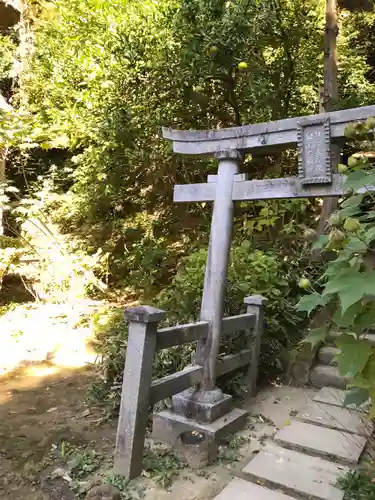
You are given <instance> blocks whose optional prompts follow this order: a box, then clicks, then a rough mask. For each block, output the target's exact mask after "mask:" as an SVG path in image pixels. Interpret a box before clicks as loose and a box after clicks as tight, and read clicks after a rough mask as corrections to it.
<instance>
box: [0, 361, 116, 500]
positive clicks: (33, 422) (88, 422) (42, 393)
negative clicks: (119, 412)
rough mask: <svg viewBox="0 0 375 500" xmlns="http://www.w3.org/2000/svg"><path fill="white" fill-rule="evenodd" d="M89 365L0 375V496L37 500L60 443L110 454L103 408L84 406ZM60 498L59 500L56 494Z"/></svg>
mask: <svg viewBox="0 0 375 500" xmlns="http://www.w3.org/2000/svg"><path fill="white" fill-rule="evenodd" d="M92 380H93V373H92V371H91V370H89V369H84V368H81V369H63V368H57V367H56V366H53V365H52V364H48V363H43V364H39V365H36V364H35V365H29V366H26V367H22V368H17V369H16V370H13V371H12V372H10V373H8V374H7V375H6V376H2V377H0V498H1V499H3V500H21V499H25V498H27V499H28V500H39V499H44V498H49V497H48V496H44V494H43V491H42V489H41V486H40V484H41V483H40V480H41V477H43V472H44V471H45V470H48V466H49V460H50V457H51V454H52V455H53V452H54V450H61V446H63V443H69V444H70V445H77V446H81V445H83V446H90V445H92V446H93V447H95V451H97V452H98V453H101V454H103V456H108V457H111V456H112V450H113V444H114V438H115V431H116V429H115V427H114V425H113V424H111V423H103V412H102V410H100V409H99V408H92V407H90V408H89V407H88V405H87V403H86V398H87V394H88V390H89V387H90V385H91V383H92ZM61 500H64V499H63V498H61Z"/></svg>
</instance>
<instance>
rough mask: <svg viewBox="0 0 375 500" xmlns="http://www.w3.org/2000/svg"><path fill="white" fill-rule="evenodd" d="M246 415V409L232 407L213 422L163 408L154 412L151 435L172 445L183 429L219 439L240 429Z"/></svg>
mask: <svg viewBox="0 0 375 500" xmlns="http://www.w3.org/2000/svg"><path fill="white" fill-rule="evenodd" d="M247 416H248V412H247V411H245V410H240V409H238V408H234V409H233V410H232V411H231V412H229V413H227V414H226V415H224V416H223V417H221V418H218V419H217V420H215V421H214V422H211V423H203V422H196V421H195V420H193V419H190V418H186V417H185V416H183V415H178V414H176V413H174V412H172V411H170V410H163V411H160V412H158V413H155V414H154V417H153V429H152V431H153V437H154V439H156V440H160V441H166V442H169V443H170V444H172V445H174V444H175V443H176V441H177V440H178V438H179V436H180V434H181V433H182V432H185V431H198V432H202V433H206V434H209V435H211V436H213V437H215V438H216V439H220V438H221V437H222V436H225V435H226V434H231V433H233V432H236V431H238V430H239V429H241V428H242V427H243V426H244V425H245V423H246V420H247Z"/></svg>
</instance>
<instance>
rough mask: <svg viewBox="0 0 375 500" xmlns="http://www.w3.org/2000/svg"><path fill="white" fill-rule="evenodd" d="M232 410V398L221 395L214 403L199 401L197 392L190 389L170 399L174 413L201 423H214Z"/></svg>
mask: <svg viewBox="0 0 375 500" xmlns="http://www.w3.org/2000/svg"><path fill="white" fill-rule="evenodd" d="M211 392H212V391H211ZM220 392H221V391H220ZM232 408H233V398H232V396H229V395H228V394H223V393H221V397H220V399H219V398H217V400H216V401H215V400H213V401H204V400H203V401H202V400H200V399H199V392H198V391H195V390H194V389H192V388H191V389H187V390H186V391H184V392H181V393H179V394H176V395H175V396H173V397H172V410H173V412H174V413H177V414H178V415H182V416H185V417H187V418H190V419H194V420H196V421H197V422H202V423H210V422H214V421H215V420H217V419H218V418H220V417H222V416H223V415H226V414H227V413H229V412H230V411H231V410H232Z"/></svg>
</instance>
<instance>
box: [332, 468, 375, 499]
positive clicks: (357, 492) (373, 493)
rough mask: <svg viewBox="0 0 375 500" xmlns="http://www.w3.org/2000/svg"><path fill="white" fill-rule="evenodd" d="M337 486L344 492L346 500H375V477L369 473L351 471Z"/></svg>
mask: <svg viewBox="0 0 375 500" xmlns="http://www.w3.org/2000/svg"><path fill="white" fill-rule="evenodd" d="M337 485H338V486H339V488H340V489H341V490H343V491H344V500H375V477H374V476H373V475H371V474H369V473H368V472H365V471H360V470H351V471H349V472H347V473H346V474H345V476H343V477H342V478H340V479H339V480H338V482H337Z"/></svg>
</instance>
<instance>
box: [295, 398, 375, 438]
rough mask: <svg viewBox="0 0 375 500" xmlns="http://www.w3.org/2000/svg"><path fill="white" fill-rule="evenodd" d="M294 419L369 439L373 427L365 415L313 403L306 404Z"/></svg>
mask: <svg viewBox="0 0 375 500" xmlns="http://www.w3.org/2000/svg"><path fill="white" fill-rule="evenodd" d="M295 418H296V420H300V421H302V422H307V423H310V424H314V425H320V426H323V427H327V428H328V429H336V430H338V431H345V432H349V433H351V434H359V435H360V436H365V437H370V436H371V434H372V431H373V425H372V423H371V422H369V420H368V418H367V417H366V415H364V414H361V413H360V412H358V411H352V410H349V409H347V408H339V407H338V406H332V405H329V404H325V403H317V402H315V401H309V402H308V403H306V405H305V407H304V408H303V410H302V411H301V412H299V413H298V415H297V416H296V417H295Z"/></svg>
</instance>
